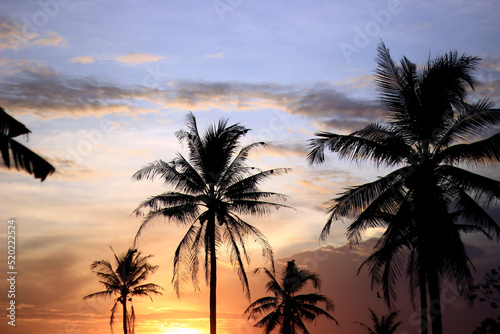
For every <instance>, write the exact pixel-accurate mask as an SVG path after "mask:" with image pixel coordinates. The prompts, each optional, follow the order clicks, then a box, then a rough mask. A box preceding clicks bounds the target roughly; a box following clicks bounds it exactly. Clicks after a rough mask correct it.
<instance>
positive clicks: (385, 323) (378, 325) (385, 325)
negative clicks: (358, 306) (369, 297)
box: [356, 308, 401, 334]
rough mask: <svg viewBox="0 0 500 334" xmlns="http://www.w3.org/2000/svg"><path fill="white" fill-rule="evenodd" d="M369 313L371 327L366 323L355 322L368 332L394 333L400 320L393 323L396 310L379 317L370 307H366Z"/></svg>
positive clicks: (370, 333) (396, 314)
mask: <svg viewBox="0 0 500 334" xmlns="http://www.w3.org/2000/svg"><path fill="white" fill-rule="evenodd" d="M368 309H369V310H370V313H371V318H372V321H373V327H369V326H368V325H366V324H364V323H362V322H356V323H357V324H359V325H360V326H361V327H363V328H365V329H366V330H367V331H368V333H369V334H394V333H396V330H397V329H398V327H399V326H400V325H401V321H398V322H396V323H394V321H395V320H396V317H397V316H398V313H399V312H398V311H393V312H391V313H389V315H388V316H387V317H386V316H385V315H383V316H382V318H379V317H378V316H377V315H376V314H375V312H373V310H372V309H371V308H368Z"/></svg>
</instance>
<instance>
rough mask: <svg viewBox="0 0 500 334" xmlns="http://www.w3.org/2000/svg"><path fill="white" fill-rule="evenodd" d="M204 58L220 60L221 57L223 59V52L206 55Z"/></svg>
mask: <svg viewBox="0 0 500 334" xmlns="http://www.w3.org/2000/svg"><path fill="white" fill-rule="evenodd" d="M205 57H207V58H222V57H224V52H219V53H214V54H210V55H206V56H205Z"/></svg>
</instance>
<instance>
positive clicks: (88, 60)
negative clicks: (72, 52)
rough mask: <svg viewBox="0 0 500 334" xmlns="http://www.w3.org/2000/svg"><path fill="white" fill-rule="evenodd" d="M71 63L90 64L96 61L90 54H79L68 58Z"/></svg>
mask: <svg viewBox="0 0 500 334" xmlns="http://www.w3.org/2000/svg"><path fill="white" fill-rule="evenodd" d="M68 62H69V63H76V64H90V63H93V62H94V58H92V57H90V56H79V57H73V58H71V59H69V60H68Z"/></svg>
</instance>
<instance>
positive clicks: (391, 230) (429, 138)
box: [308, 43, 500, 334]
mask: <svg viewBox="0 0 500 334" xmlns="http://www.w3.org/2000/svg"><path fill="white" fill-rule="evenodd" d="M478 62H479V58H477V57H471V56H467V55H461V56H459V55H458V53H457V52H456V51H453V52H449V53H447V54H444V55H442V56H438V57H436V58H435V59H429V61H428V63H427V64H426V65H425V66H423V69H422V70H421V71H419V70H417V66H416V65H415V64H414V63H412V62H411V61H410V60H408V59H407V58H406V57H403V58H402V60H401V64H400V65H396V64H395V62H394V61H393V60H392V58H391V56H390V53H389V50H388V49H387V48H386V47H385V45H384V44H383V43H381V44H380V45H379V47H378V57H377V63H378V68H377V71H376V83H377V86H378V89H379V91H380V100H381V102H382V104H383V106H384V107H385V108H386V109H387V110H388V111H389V115H388V120H387V122H386V123H382V124H380V123H372V124H370V125H368V126H366V127H365V128H363V129H361V130H359V131H356V132H353V133H352V134H350V135H338V134H333V133H328V132H320V133H317V134H316V136H317V138H315V139H313V140H312V141H311V143H310V144H311V151H310V153H309V156H308V159H309V161H310V162H311V163H322V162H323V161H324V150H325V149H328V150H330V151H332V152H335V153H337V154H338V155H339V157H340V158H344V159H348V160H353V161H361V160H365V159H368V160H372V161H374V162H375V163H376V165H377V166H379V165H384V166H387V167H398V168H397V169H396V170H395V171H393V172H390V173H389V174H387V175H385V176H383V177H381V178H379V179H378V180H376V181H373V182H370V183H367V184H363V185H360V186H355V187H352V188H349V189H348V190H346V191H345V192H344V193H342V194H340V195H339V196H338V197H337V198H335V199H333V200H332V201H331V205H330V207H329V209H328V213H329V218H328V220H327V223H326V225H325V227H324V229H323V231H322V233H321V238H322V239H323V240H324V239H325V238H326V237H327V236H328V233H329V230H330V226H331V224H332V222H333V221H335V220H337V219H340V218H344V217H347V218H352V219H353V222H352V223H351V224H350V226H349V227H348V228H347V238H348V240H349V241H350V243H352V244H356V243H359V242H361V233H362V232H363V231H365V230H366V229H368V228H374V227H386V228H387V229H386V231H385V233H384V234H383V235H382V237H381V238H380V239H379V241H378V243H377V245H376V246H375V248H374V252H373V253H372V255H371V256H370V257H369V258H368V259H367V260H366V261H365V262H364V263H363V265H362V266H366V265H368V266H369V270H370V275H371V279H372V287H373V286H374V285H379V284H382V286H383V288H384V298H385V300H386V302H387V303H388V305H389V306H391V305H392V303H393V302H394V301H395V299H396V293H395V290H394V283H395V282H396V281H397V280H398V278H399V277H401V276H402V275H403V274H404V273H405V272H406V274H407V275H408V276H409V277H410V287H411V290H412V292H413V291H414V290H415V288H416V287H418V288H419V290H420V307H421V327H422V328H421V330H422V333H424V334H426V333H427V293H429V297H430V301H431V303H433V304H432V305H431V306H432V309H433V310H434V311H435V312H434V314H433V315H432V318H431V321H432V332H433V333H434V334H440V333H442V324H441V305H440V297H439V292H440V280H441V279H443V278H446V279H450V280H454V281H455V283H456V285H457V287H458V288H459V290H460V292H461V293H462V294H463V295H465V296H469V295H470V293H471V288H472V286H473V284H472V283H473V282H472V277H471V267H472V264H471V262H470V259H469V258H468V257H467V253H466V251H465V248H464V245H463V243H462V241H461V234H460V233H470V232H480V233H483V234H485V235H486V236H487V237H488V238H491V237H492V236H496V237H497V239H498V238H499V237H500V227H499V226H498V224H497V223H496V222H495V221H494V220H493V219H492V218H491V217H490V215H489V214H488V213H487V212H486V211H485V208H486V207H488V205H490V204H492V203H493V202H495V201H497V200H498V199H499V198H500V182H499V181H497V180H493V179H490V178H487V177H484V176H480V175H478V174H475V173H473V172H471V171H469V170H466V169H463V168H461V167H464V166H467V167H478V166H494V165H498V163H499V162H500V133H494V134H491V132H492V131H494V130H495V127H496V126H498V125H499V124H500V110H499V109H493V103H492V102H490V101H488V100H486V99H485V100H481V101H479V102H477V103H474V104H470V103H467V102H466V98H467V95H468V91H467V88H468V87H467V85H468V86H470V87H471V88H473V87H474V79H473V77H472V75H471V72H472V71H473V70H474V69H475V67H476V66H477V64H478ZM485 135H486V138H485ZM488 135H489V137H487V136H488ZM472 140H476V141H472ZM360 269H361V268H360ZM412 296H413V294H412Z"/></svg>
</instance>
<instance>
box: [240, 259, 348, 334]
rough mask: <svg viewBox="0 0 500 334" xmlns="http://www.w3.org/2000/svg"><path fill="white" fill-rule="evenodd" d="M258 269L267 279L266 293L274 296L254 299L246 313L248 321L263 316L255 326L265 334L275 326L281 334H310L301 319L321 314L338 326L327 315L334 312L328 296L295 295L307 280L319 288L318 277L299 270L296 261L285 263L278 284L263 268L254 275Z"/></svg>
mask: <svg viewBox="0 0 500 334" xmlns="http://www.w3.org/2000/svg"><path fill="white" fill-rule="evenodd" d="M259 270H263V271H264V272H265V274H266V275H267V276H268V277H269V282H268V283H267V284H266V288H267V292H271V293H272V294H273V295H274V296H272V297H263V298H260V299H257V300H256V301H254V302H253V303H251V304H250V306H248V308H247V309H246V310H245V314H248V319H251V318H252V319H258V318H259V317H260V316H261V315H262V314H265V316H264V317H263V318H262V319H260V320H259V321H258V322H257V323H256V324H255V325H254V327H264V330H265V333H266V334H269V333H271V332H272V331H273V330H274V329H275V328H277V327H278V328H279V331H280V333H282V334H295V333H297V332H298V330H300V331H301V332H302V333H304V334H309V331H308V330H307V328H306V326H305V324H304V322H303V320H302V319H305V320H307V321H313V320H315V319H316V317H318V316H320V315H323V316H325V317H326V318H327V319H329V320H332V321H334V322H335V323H336V324H337V326H338V324H339V323H338V322H337V320H335V318H334V317H332V316H331V315H330V313H328V312H327V311H333V309H334V305H333V302H332V301H331V300H330V299H329V298H328V297H326V296H324V295H321V294H317V293H308V294H297V292H299V291H300V290H302V289H303V288H304V287H305V285H306V284H307V282H309V281H311V283H312V284H313V286H314V288H316V289H319V288H320V287H321V280H320V278H319V276H318V275H317V274H315V273H312V272H310V271H309V270H306V269H299V268H298V267H297V265H296V264H295V260H292V261H288V263H287V265H286V266H285V267H284V268H283V271H282V274H281V281H280V282H278V280H277V279H276V278H275V277H274V275H273V274H272V273H271V272H270V271H269V270H267V269H266V268H258V269H257V270H256V272H258V271H259ZM319 303H324V304H325V306H326V310H327V311H325V310H323V309H322V308H321V307H319V306H316V305H317V304H319Z"/></svg>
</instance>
